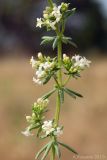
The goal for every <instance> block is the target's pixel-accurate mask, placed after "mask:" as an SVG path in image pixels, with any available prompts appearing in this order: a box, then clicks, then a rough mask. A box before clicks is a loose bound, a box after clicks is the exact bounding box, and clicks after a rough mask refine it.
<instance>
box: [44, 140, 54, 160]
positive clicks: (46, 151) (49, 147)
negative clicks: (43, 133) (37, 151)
mask: <svg viewBox="0 0 107 160" xmlns="http://www.w3.org/2000/svg"><path fill="white" fill-rule="evenodd" d="M52 143H53V141H51V142H50V143H49V144H48V146H47V148H46V150H45V153H44V155H43V157H42V159H41V160H44V159H45V158H46V157H47V155H48V153H49V151H50V149H51V146H52Z"/></svg>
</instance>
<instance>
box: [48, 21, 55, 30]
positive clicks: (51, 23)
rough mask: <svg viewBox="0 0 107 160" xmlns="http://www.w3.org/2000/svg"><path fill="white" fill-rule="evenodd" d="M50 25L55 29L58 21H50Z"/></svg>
mask: <svg viewBox="0 0 107 160" xmlns="http://www.w3.org/2000/svg"><path fill="white" fill-rule="evenodd" d="M49 25H50V27H51V28H52V29H53V30H56V27H55V25H56V22H50V23H49Z"/></svg>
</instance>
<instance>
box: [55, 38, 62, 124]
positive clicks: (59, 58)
mask: <svg viewBox="0 0 107 160" xmlns="http://www.w3.org/2000/svg"><path fill="white" fill-rule="evenodd" d="M58 64H59V67H60V68H61V66H62V42H61V38H60V39H59V41H58ZM57 76H58V84H59V86H60V87H61V86H62V71H61V69H60V70H59V71H58V75H57ZM60 107H61V103H60V95H59V92H58V95H57V101H56V112H55V118H54V120H55V121H54V124H55V127H57V126H58V123H59V115H60Z"/></svg>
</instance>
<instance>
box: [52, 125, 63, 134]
mask: <svg viewBox="0 0 107 160" xmlns="http://www.w3.org/2000/svg"><path fill="white" fill-rule="evenodd" d="M62 134H63V130H62V128H61V127H57V128H56V130H55V131H54V135H56V136H60V135H62Z"/></svg>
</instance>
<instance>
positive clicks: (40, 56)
mask: <svg viewBox="0 0 107 160" xmlns="http://www.w3.org/2000/svg"><path fill="white" fill-rule="evenodd" d="M38 58H39V59H40V60H41V59H43V55H42V53H41V52H39V53H38Z"/></svg>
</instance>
